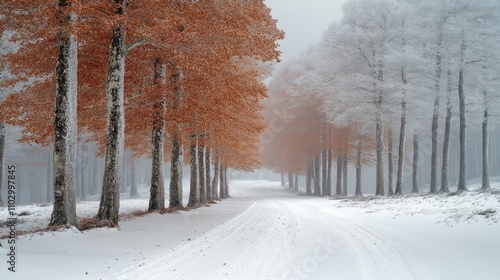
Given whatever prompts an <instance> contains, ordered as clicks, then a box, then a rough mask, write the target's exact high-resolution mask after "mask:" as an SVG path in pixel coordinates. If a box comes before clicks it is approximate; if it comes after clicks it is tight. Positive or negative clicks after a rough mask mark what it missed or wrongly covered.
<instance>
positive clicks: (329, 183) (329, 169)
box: [324, 150, 333, 196]
mask: <svg viewBox="0 0 500 280" xmlns="http://www.w3.org/2000/svg"><path fill="white" fill-rule="evenodd" d="M332 164H333V159H332V150H328V151H327V164H326V168H327V173H326V193H324V195H325V196H331V195H332Z"/></svg>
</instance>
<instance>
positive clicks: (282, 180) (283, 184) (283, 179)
mask: <svg viewBox="0 0 500 280" xmlns="http://www.w3.org/2000/svg"><path fill="white" fill-rule="evenodd" d="M280 174H281V186H282V187H285V174H283V172H281V173H280Z"/></svg>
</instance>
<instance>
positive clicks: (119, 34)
mask: <svg viewBox="0 0 500 280" xmlns="http://www.w3.org/2000/svg"><path fill="white" fill-rule="evenodd" d="M127 2H128V1H127V0H115V3H116V4H118V5H119V7H118V8H117V10H116V14H119V15H123V14H125V9H126V7H127V4H128V3H127ZM125 37H126V31H125V23H119V24H118V25H117V26H115V27H114V28H113V29H112V31H111V44H110V48H109V50H110V51H109V68H108V79H107V81H106V97H107V101H108V102H107V104H108V113H107V115H108V124H107V128H106V156H105V163H104V179H103V184H102V191H101V202H100V204H99V211H98V213H97V219H99V220H109V221H110V222H112V223H114V224H118V218H119V216H118V215H119V208H120V184H121V179H122V174H121V169H122V165H123V145H124V107H123V99H124V96H123V94H124V92H123V91H124V78H125V77H124V76H125V57H126V53H127V50H126V44H125Z"/></svg>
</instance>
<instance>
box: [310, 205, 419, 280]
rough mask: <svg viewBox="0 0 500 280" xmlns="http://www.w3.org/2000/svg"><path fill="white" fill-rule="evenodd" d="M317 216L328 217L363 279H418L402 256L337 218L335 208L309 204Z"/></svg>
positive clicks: (389, 246)
mask: <svg viewBox="0 0 500 280" xmlns="http://www.w3.org/2000/svg"><path fill="white" fill-rule="evenodd" d="M309 207H310V208H312V209H314V210H316V212H318V214H321V215H324V216H326V217H328V218H329V219H328V220H329V221H330V225H331V226H332V228H333V230H335V231H338V232H340V233H341V234H342V235H343V237H344V238H345V239H346V241H347V243H349V244H350V246H351V247H352V248H353V249H354V250H355V251H356V254H357V255H358V259H359V265H360V267H361V272H362V278H363V279H381V280H382V279H383V280H390V279H398V280H405V279H417V277H416V275H415V273H414V272H413V270H412V268H411V266H410V265H409V263H408V261H407V260H406V259H405V257H404V255H403V254H402V253H401V252H400V251H399V250H398V249H397V248H396V247H394V246H393V245H391V244H389V243H388V242H386V241H385V240H383V239H382V238H380V237H378V236H376V235H375V234H373V233H372V232H370V231H369V230H368V229H366V228H364V227H361V226H359V225H356V224H354V223H352V222H349V221H348V220H346V219H344V218H341V217H340V216H339V215H336V213H335V210H334V209H329V208H326V207H320V206H319V205H317V204H310V205H309Z"/></svg>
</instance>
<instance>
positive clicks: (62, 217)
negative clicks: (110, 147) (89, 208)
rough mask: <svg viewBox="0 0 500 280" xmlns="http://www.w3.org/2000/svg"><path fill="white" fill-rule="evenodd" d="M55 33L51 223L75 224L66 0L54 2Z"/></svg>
mask: <svg viewBox="0 0 500 280" xmlns="http://www.w3.org/2000/svg"><path fill="white" fill-rule="evenodd" d="M58 2H59V3H58V6H59V7H58V8H59V10H58V12H59V17H60V18H59V32H58V55H57V65H56V111H55V124H54V125H55V127H54V131H55V138H54V160H53V173H54V174H53V178H54V208H53V210H52V216H51V219H50V224H49V225H51V226H58V225H66V224H70V225H73V226H77V224H78V221H77V217H76V198H75V161H76V132H77V121H76V120H77V112H76V107H77V105H76V104H77V90H78V88H77V85H78V82H77V73H76V72H77V68H78V58H77V55H78V46H77V42H76V38H75V36H74V35H73V34H71V31H70V30H71V25H72V24H73V20H74V18H72V17H74V15H71V14H70V11H69V10H70V7H69V3H68V1H67V0H59V1H58Z"/></svg>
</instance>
